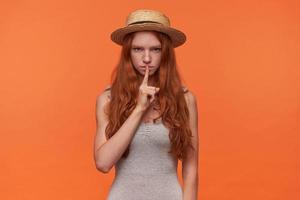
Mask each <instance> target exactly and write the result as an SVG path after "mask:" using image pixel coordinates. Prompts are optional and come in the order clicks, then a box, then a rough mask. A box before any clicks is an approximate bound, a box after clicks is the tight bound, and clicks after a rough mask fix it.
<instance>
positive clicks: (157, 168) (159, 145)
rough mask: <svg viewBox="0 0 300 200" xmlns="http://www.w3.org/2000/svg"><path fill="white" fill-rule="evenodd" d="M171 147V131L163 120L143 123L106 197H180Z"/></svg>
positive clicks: (163, 199) (168, 199)
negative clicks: (170, 151)
mask: <svg viewBox="0 0 300 200" xmlns="http://www.w3.org/2000/svg"><path fill="white" fill-rule="evenodd" d="M170 148H171V143H170V139H169V130H168V128H167V127H165V125H164V124H163V123H162V121H158V122H156V123H152V122H149V123H144V122H141V123H140V125H139V127H138V128H137V130H136V133H135V135H134V137H133V139H132V141H131V146H130V151H129V154H128V157H127V158H121V159H119V160H118V162H117V163H116V165H115V178H114V180H113V183H112V184H111V188H110V191H109V194H108V198H107V200H181V199H182V188H181V185H180V183H179V181H178V176H177V164H178V160H177V158H175V157H174V156H173V155H172V154H171V153H168V151H169V150H170Z"/></svg>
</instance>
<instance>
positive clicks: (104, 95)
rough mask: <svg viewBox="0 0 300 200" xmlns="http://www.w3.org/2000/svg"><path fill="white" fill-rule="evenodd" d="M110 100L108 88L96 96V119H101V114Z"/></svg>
mask: <svg viewBox="0 0 300 200" xmlns="http://www.w3.org/2000/svg"><path fill="white" fill-rule="evenodd" d="M110 99H111V93H110V87H109V86H108V87H106V88H105V89H104V90H102V92H101V93H100V94H98V96H97V99H96V115H97V118H98V119H99V118H101V117H103V113H104V112H105V111H106V110H105V108H106V107H105V106H106V105H107V103H108V102H109V101H110Z"/></svg>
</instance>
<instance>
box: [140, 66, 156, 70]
mask: <svg viewBox="0 0 300 200" xmlns="http://www.w3.org/2000/svg"><path fill="white" fill-rule="evenodd" d="M140 67H141V68H142V69H144V70H146V66H140ZM153 67H154V66H148V68H149V69H152V68H153Z"/></svg>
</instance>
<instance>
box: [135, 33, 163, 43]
mask: <svg viewBox="0 0 300 200" xmlns="http://www.w3.org/2000/svg"><path fill="white" fill-rule="evenodd" d="M159 45H160V41H159V40H158V38H157V37H156V35H155V34H154V33H153V32H151V31H139V32H135V33H134V36H133V40H132V46H159Z"/></svg>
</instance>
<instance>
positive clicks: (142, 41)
mask: <svg viewBox="0 0 300 200" xmlns="http://www.w3.org/2000/svg"><path fill="white" fill-rule="evenodd" d="M111 39H112V41H114V42H115V43H117V44H119V45H122V52H121V57H120V61H119V63H118V65H117V67H116V68H115V71H114V73H113V81H112V84H111V86H109V87H107V88H106V89H105V90H104V91H103V92H102V93H101V94H100V95H99V96H98V97H97V102H96V121H97V132H96V136H95V146H94V150H95V151H94V158H95V164H96V167H97V169H98V170H99V171H101V172H103V173H108V172H109V171H110V169H111V168H112V167H113V166H115V170H116V171H115V172H116V176H115V178H114V181H113V183H112V185H111V188H110V191H109V194H108V200H135V199H137V200H148V199H149V200H150V199H151V200H156V199H159V200H182V199H183V200H197V196H198V191H197V188H198V119H197V117H198V116H197V103H196V102H197V101H196V97H195V96H194V95H193V93H192V92H190V91H188V90H187V89H186V88H185V87H183V86H182V83H181V80H180V76H179V74H178V71H177V69H176V67H177V64H176V59H175V52H174V48H175V47H178V46H180V45H182V44H183V43H184V42H185V40H186V37H185V34H184V33H182V32H181V31H179V30H177V29H174V28H171V27H170V21H169V19H168V17H167V16H165V15H164V14H163V13H161V12H159V11H154V10H144V9H143V10H136V11H134V12H132V13H130V14H129V16H128V17H127V21H126V26H125V27H123V28H119V29H117V30H115V31H114V32H113V33H112V34H111ZM178 159H179V160H181V161H182V176H183V186H182V187H181V185H180V184H179V181H178V177H177V163H178Z"/></svg>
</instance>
